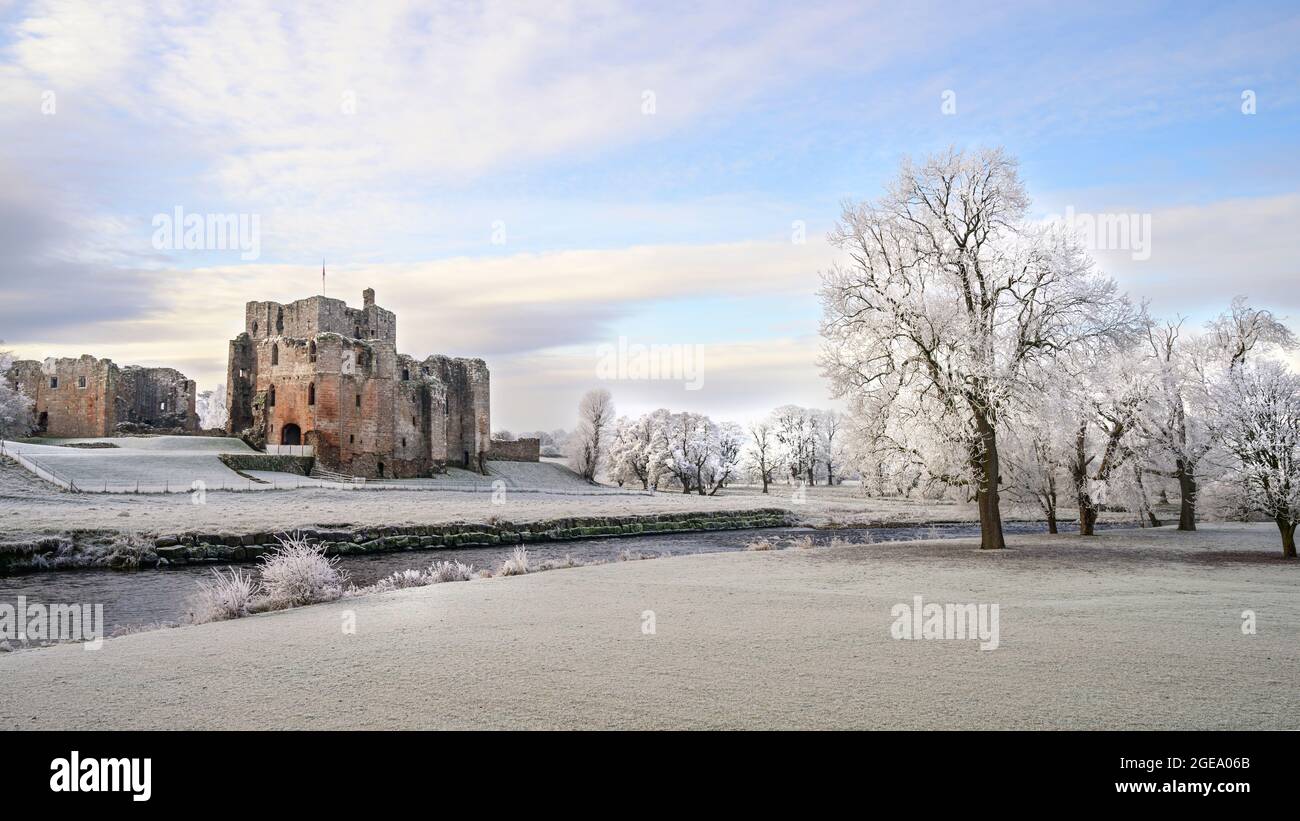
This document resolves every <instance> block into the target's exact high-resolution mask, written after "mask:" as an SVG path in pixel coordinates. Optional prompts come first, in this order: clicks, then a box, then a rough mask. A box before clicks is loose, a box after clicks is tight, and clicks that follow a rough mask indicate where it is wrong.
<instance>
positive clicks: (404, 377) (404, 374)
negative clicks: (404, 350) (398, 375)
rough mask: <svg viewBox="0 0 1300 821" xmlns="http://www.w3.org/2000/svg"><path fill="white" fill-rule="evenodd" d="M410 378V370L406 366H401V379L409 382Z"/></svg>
mask: <svg viewBox="0 0 1300 821" xmlns="http://www.w3.org/2000/svg"><path fill="white" fill-rule="evenodd" d="M410 380H411V372H410V371H409V370H407V369H406V368H402V381H403V382H409V381H410Z"/></svg>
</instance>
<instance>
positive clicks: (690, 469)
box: [660, 411, 713, 495]
mask: <svg viewBox="0 0 1300 821" xmlns="http://www.w3.org/2000/svg"><path fill="white" fill-rule="evenodd" d="M712 425H713V423H712V421H711V420H710V419H709V417H707V416H705V415H704V414H700V413H692V412H690V411H683V412H681V413H673V414H669V415H668V416H667V417H665V418H664V419H663V425H662V426H661V429H660V435H661V437H662V445H663V451H664V454H665V458H664V466H665V468H666V471H667V473H668V474H669V475H670V476H671V477H672V478H673V479H674V480H676V481H677V483H678V484H679V485H680V486H681V488H682V493H690V492H691V491H692V490H695V491H698V492H699V493H700V495H703V494H704V488H703V482H702V477H703V473H704V469H705V466H706V465H707V464H708V462H709V458H710V456H711V455H712V449H711V447H710V443H709V438H710V435H711V428H712Z"/></svg>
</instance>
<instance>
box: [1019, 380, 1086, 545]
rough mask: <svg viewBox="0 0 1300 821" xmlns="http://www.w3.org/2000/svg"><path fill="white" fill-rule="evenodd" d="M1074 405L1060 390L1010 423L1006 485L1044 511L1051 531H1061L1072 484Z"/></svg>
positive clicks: (1023, 500)
mask: <svg viewBox="0 0 1300 821" xmlns="http://www.w3.org/2000/svg"><path fill="white" fill-rule="evenodd" d="M1073 407H1074V406H1073V405H1072V404H1071V403H1069V402H1068V401H1067V400H1064V399H1063V398H1062V397H1061V396H1060V395H1059V394H1054V395H1049V396H1045V397H1043V401H1042V402H1041V403H1040V404H1039V405H1038V406H1037V407H1034V408H1029V409H1026V410H1024V411H1022V412H1021V413H1020V414H1018V415H1017V416H1016V417H1015V419H1014V420H1012V421H1011V422H1010V423H1009V424H1008V425H1007V426H1006V427H1007V435H1006V437H1005V439H1004V446H1005V451H1004V453H1005V466H1006V470H1005V471H1004V472H1003V482H1004V485H1005V488H1006V490H1007V493H1008V495H1009V496H1010V497H1011V498H1012V499H1015V500H1016V501H1019V502H1022V503H1029V504H1034V505H1036V506H1037V507H1038V508H1039V510H1041V511H1042V513H1043V518H1044V519H1045V520H1046V521H1047V532H1048V533H1057V532H1058V524H1057V518H1058V512H1059V510H1060V500H1061V495H1062V493H1063V492H1065V491H1066V489H1067V488H1068V482H1067V477H1068V474H1067V466H1068V465H1069V464H1070V463H1071V456H1072V452H1071V445H1072V442H1071V440H1070V437H1069V436H1068V435H1067V432H1068V431H1069V430H1071V425H1073V424H1074V423H1075V421H1076V417H1075V415H1074V414H1072V413H1070V410H1071V409H1072V408H1073Z"/></svg>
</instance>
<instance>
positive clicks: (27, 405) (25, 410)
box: [0, 351, 36, 439]
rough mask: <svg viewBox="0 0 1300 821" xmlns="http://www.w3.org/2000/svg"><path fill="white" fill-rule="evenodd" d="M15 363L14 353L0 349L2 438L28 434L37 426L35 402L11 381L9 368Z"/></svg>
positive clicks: (0, 418) (0, 434)
mask: <svg viewBox="0 0 1300 821" xmlns="http://www.w3.org/2000/svg"><path fill="white" fill-rule="evenodd" d="M13 363H14V357H13V354H11V353H10V352H8V351H0V439H13V438H16V437H19V436H27V435H28V434H30V433H31V432H32V430H33V429H34V428H35V427H36V419H35V417H34V416H33V415H32V408H33V407H34V404H35V403H34V402H33V401H32V399H31V397H29V396H27V394H25V393H23V391H22V389H21V388H19V387H18V386H17V385H15V384H13V383H12V382H10V381H9V378H8V374H9V368H10V367H12V366H13Z"/></svg>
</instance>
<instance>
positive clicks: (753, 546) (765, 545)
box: [745, 537, 776, 550]
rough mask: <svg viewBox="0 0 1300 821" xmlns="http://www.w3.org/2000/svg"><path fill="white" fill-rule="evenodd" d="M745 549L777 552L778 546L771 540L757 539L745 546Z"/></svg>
mask: <svg viewBox="0 0 1300 821" xmlns="http://www.w3.org/2000/svg"><path fill="white" fill-rule="evenodd" d="M745 549H746V550H776V545H775V544H774V543H773V542H772V540H771V539H768V538H766V537H764V538H762V539H755V540H754V541H752V542H750V543H749V544H747V545H745Z"/></svg>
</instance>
